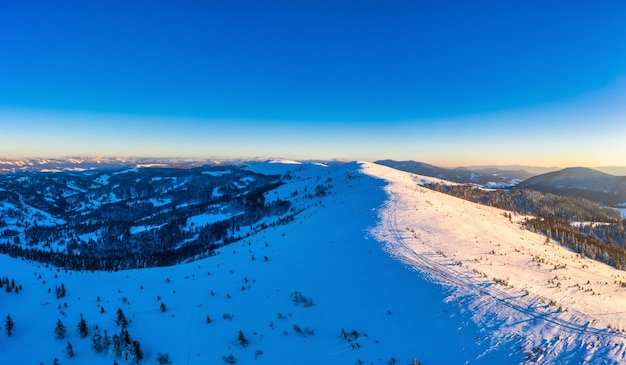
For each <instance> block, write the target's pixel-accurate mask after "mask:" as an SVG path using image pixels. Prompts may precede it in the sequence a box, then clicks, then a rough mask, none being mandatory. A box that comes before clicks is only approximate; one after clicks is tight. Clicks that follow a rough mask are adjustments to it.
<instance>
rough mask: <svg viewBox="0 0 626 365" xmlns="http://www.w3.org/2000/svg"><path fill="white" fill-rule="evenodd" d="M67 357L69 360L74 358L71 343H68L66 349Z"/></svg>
mask: <svg viewBox="0 0 626 365" xmlns="http://www.w3.org/2000/svg"><path fill="white" fill-rule="evenodd" d="M65 356H67V358H68V359H71V358H73V357H74V348H73V347H72V344H71V343H70V341H67V346H66V347H65Z"/></svg>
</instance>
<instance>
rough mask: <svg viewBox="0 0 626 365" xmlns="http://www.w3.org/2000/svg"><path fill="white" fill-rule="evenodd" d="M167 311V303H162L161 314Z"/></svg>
mask: <svg viewBox="0 0 626 365" xmlns="http://www.w3.org/2000/svg"><path fill="white" fill-rule="evenodd" d="M166 310H167V307H166V306H165V303H163V302H161V312H165V311H166Z"/></svg>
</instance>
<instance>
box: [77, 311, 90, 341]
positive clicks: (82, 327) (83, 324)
mask: <svg viewBox="0 0 626 365" xmlns="http://www.w3.org/2000/svg"><path fill="white" fill-rule="evenodd" d="M77 332H78V335H79V336H80V338H85V337H87V335H89V327H87V321H85V318H83V315H82V313H81V315H80V321H79V322H78V327H77Z"/></svg>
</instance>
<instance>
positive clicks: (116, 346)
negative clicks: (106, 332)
mask: <svg viewBox="0 0 626 365" xmlns="http://www.w3.org/2000/svg"><path fill="white" fill-rule="evenodd" d="M123 347H124V344H123V342H122V338H121V337H120V336H119V335H117V334H115V335H113V336H112V337H111V345H110V346H109V356H110V357H112V358H114V359H117V358H118V357H120V356H122V349H123Z"/></svg>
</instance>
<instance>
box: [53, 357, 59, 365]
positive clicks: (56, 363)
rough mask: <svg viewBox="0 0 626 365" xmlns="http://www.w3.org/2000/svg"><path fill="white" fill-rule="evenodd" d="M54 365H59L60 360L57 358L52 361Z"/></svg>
mask: <svg viewBox="0 0 626 365" xmlns="http://www.w3.org/2000/svg"><path fill="white" fill-rule="evenodd" d="M52 365H59V359H57V358H56V357H55V358H54V360H52Z"/></svg>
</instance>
